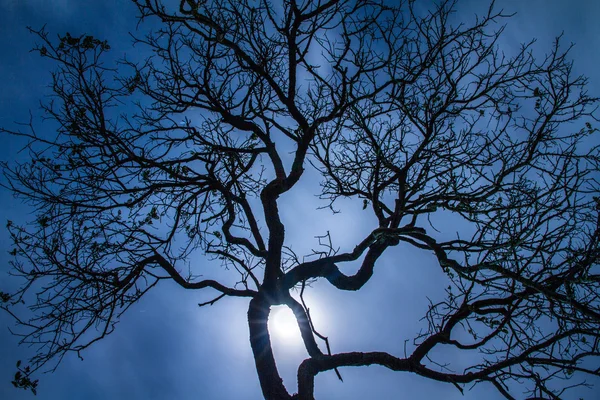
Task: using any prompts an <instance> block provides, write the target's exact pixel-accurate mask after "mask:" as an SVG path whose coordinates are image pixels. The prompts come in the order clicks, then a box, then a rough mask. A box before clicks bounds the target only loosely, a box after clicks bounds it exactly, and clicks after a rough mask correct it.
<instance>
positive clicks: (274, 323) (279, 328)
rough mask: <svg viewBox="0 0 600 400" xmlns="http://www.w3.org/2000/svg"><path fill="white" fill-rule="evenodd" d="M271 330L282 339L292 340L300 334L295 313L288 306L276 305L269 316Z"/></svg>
mask: <svg viewBox="0 0 600 400" xmlns="http://www.w3.org/2000/svg"><path fill="white" fill-rule="evenodd" d="M269 330H270V331H271V332H272V333H273V335H275V336H277V337H278V338H280V339H284V340H290V339H293V338H296V337H298V336H299V335H300V332H299V330H298V323H297V322H296V317H294V313H293V312H292V310H290V309H289V308H287V307H275V308H273V309H272V310H271V315H270V317H269Z"/></svg>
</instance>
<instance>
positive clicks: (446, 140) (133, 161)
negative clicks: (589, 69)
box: [3, 0, 600, 400]
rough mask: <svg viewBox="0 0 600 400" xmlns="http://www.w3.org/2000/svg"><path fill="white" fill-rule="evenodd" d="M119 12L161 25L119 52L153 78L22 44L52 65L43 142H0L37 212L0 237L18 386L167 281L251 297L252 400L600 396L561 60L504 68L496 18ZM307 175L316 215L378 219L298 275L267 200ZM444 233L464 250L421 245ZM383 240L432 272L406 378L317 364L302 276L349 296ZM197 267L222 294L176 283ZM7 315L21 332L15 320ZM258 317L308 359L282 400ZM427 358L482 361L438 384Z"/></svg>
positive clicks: (445, 13) (597, 329) (395, 10)
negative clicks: (24, 352) (256, 394)
mask: <svg viewBox="0 0 600 400" xmlns="http://www.w3.org/2000/svg"><path fill="white" fill-rule="evenodd" d="M134 2H135V3H136V4H137V7H138V8H139V12H140V16H141V20H142V22H143V21H144V20H146V19H153V20H156V19H160V21H162V27H161V29H160V30H157V31H154V32H152V33H150V34H148V35H147V36H144V37H142V38H138V39H136V40H137V44H138V45H144V46H145V48H146V49H148V50H149V51H150V52H151V54H152V56H151V57H149V58H148V59H146V60H144V61H141V62H135V61H130V60H122V61H121V63H120V64H119V66H118V70H117V69H111V68H109V67H107V66H106V65H105V64H103V63H102V57H103V55H104V53H106V52H107V51H108V50H109V45H108V44H107V43H106V42H104V41H101V40H98V39H96V38H93V37H91V36H81V37H76V36H70V35H68V34H67V35H66V36H63V37H60V40H58V41H54V40H51V39H50V37H49V36H48V34H47V33H46V32H45V31H38V32H35V33H37V35H38V36H39V38H40V44H39V45H38V47H37V48H36V50H37V51H38V52H39V53H40V55H41V56H43V57H47V58H50V59H52V60H53V61H54V62H55V63H56V65H57V66H58V67H57V68H58V69H57V71H56V72H55V73H54V74H53V81H52V89H53V93H54V96H53V97H52V98H51V99H50V101H49V102H47V103H46V105H45V108H44V110H45V112H46V113H47V116H49V118H50V119H51V120H52V121H54V123H55V124H56V125H55V127H56V134H55V135H50V136H49V135H47V134H43V135H42V134H38V133H36V131H35V129H34V128H33V126H29V127H26V129H21V130H14V129H13V130H7V129H3V131H4V132H8V133H11V134H14V135H18V136H23V137H26V138H28V139H29V140H30V142H29V145H28V147H27V148H28V150H29V152H30V155H31V157H30V161H28V162H25V163H13V164H10V165H4V173H5V176H6V178H7V180H6V182H8V183H7V185H8V186H9V188H10V189H11V190H12V191H13V192H14V193H16V194H17V195H18V196H20V197H21V198H23V199H25V200H26V201H28V202H29V203H30V204H31V205H32V206H33V207H34V208H35V210H36V213H37V214H36V215H37V218H36V220H35V221H34V222H33V223H31V224H29V225H26V226H18V225H17V224H15V223H11V222H10V221H9V222H8V228H9V230H10V234H11V236H12V238H13V240H14V247H13V249H12V254H13V255H14V256H15V259H14V261H13V263H12V267H13V269H12V272H13V273H14V274H15V275H18V276H20V277H21V278H22V279H23V282H24V285H23V286H22V288H21V289H20V290H18V291H17V292H16V293H11V294H10V295H9V294H3V301H4V303H3V308H4V309H5V310H7V311H8V312H9V313H11V314H12V315H13V316H14V317H15V318H16V320H17V323H18V326H20V328H22V330H21V331H20V332H19V334H21V335H22V342H23V343H32V344H35V345H37V346H38V349H39V351H38V352H37V354H36V355H35V356H34V357H33V358H32V359H31V360H30V362H29V363H30V365H31V366H30V367H27V369H26V370H25V369H23V370H22V372H20V373H19V375H18V376H17V377H16V379H15V384H16V385H17V386H22V387H30V388H31V387H33V388H34V389H35V384H36V381H32V380H31V379H30V378H29V377H30V376H31V375H30V374H31V373H33V372H34V371H36V370H37V369H39V368H41V367H42V366H44V365H48V364H49V363H50V364H51V363H53V362H56V361H58V362H59V361H60V360H61V359H62V357H63V356H65V355H66V354H68V353H70V352H75V353H80V352H81V351H83V350H85V349H86V348H87V347H88V346H90V345H91V344H92V343H95V342H96V341H98V340H100V339H102V338H104V337H105V336H106V335H108V334H110V333H111V332H112V331H113V329H114V326H115V323H116V321H117V320H118V319H119V318H120V316H121V315H122V314H123V312H125V311H126V310H127V309H128V308H129V307H130V306H131V305H132V304H134V303H135V302H136V301H137V300H139V299H140V298H141V296H143V295H144V294H145V293H146V292H147V291H148V290H150V289H151V288H152V287H154V286H155V285H157V284H158V283H159V282H160V281H163V280H172V281H174V282H176V283H177V284H178V285H179V286H181V287H182V288H184V289H190V290H212V291H216V292H217V297H216V298H214V300H212V301H210V302H208V303H204V304H200V305H201V306H202V305H206V304H213V303H214V302H216V301H218V300H220V299H223V298H225V297H228V296H238V297H246V298H248V299H249V308H248V324H249V332H250V345H251V347H252V351H253V354H254V359H255V363H256V371H257V373H258V378H259V380H260V385H261V388H262V392H263V395H264V397H265V399H269V400H281V399H312V398H313V389H314V378H315V376H316V375H317V374H319V373H321V372H324V371H328V370H336V371H338V369H341V368H342V367H347V366H366V365H371V364H378V365H381V366H384V367H386V368H389V369H391V370H394V371H406V372H410V373H413V374H417V375H420V376H422V377H426V378H429V379H433V380H437V381H442V382H447V383H449V384H451V385H454V386H456V387H457V388H459V389H460V390H461V391H462V389H463V388H464V387H465V386H470V385H472V384H478V383H481V382H488V383H491V384H493V385H494V387H495V388H496V389H497V390H498V392H499V393H501V394H502V395H503V396H504V397H506V398H507V399H514V398H516V397H515V396H518V395H521V394H523V392H525V393H526V395H527V396H529V398H535V399H542V398H543V399H558V398H561V396H562V394H563V392H564V391H565V390H566V389H567V388H569V387H572V386H576V385H578V384H585V381H581V380H568V381H567V379H569V378H571V377H572V376H575V377H581V376H584V375H585V374H588V375H592V376H598V375H600V369H599V368H598V366H597V358H596V357H597V356H598V355H600V353H599V352H600V302H599V293H600V275H599V270H598V265H599V262H598V260H599V255H600V252H599V247H598V242H599V240H600V220H599V218H600V217H599V210H600V200H599V199H598V198H597V197H594V196H595V195H597V193H598V191H599V185H598V170H600V152H599V147H598V146H597V144H595V143H594V140H595V139H594V137H592V134H594V135H595V134H596V132H597V129H596V128H594V127H593V125H592V123H594V122H595V121H596V119H595V117H594V112H595V110H596V104H597V99H596V98H593V97H590V96H588V94H587V93H586V90H585V87H586V83H587V82H586V79H585V78H583V77H579V76H573V74H572V64H571V62H570V60H569V58H568V49H564V48H561V46H560V45H559V44H560V40H559V39H557V41H556V43H555V44H554V46H553V47H552V48H551V50H550V51H549V53H548V54H546V55H544V56H534V54H533V52H532V45H533V42H531V43H529V44H525V45H523V46H522V47H521V48H520V49H515V50H514V51H513V54H505V52H503V51H502V49H500V48H499V46H498V40H499V38H500V37H501V34H502V31H503V25H502V21H503V20H504V18H506V17H508V15H504V14H503V13H502V11H497V10H496V9H495V8H494V7H493V5H492V6H490V8H489V10H488V11H487V13H485V14H484V15H482V16H479V17H478V18H477V19H476V20H475V21H474V22H473V23H472V24H470V25H464V24H452V23H451V20H452V15H453V10H454V9H455V6H456V5H455V2H454V1H442V2H440V4H438V5H436V6H434V8H433V9H432V10H431V11H423V10H421V9H419V8H418V7H417V6H416V5H415V2H414V1H410V0H409V1H404V2H399V4H397V2H387V1H383V0H318V1H317V0H315V1H308V0H305V1H296V0H285V1H282V2H281V4H279V2H275V3H277V4H275V3H273V4H271V3H269V2H267V1H266V0H255V1H253V0H222V1H207V0H204V1H195V0H181V1H179V2H166V1H165V2H164V3H162V2H161V1H160V0H134ZM133 107H137V108H135V110H136V111H135V112H132V111H131V110H133V109H134V108H133ZM290 155H291V156H290ZM306 168H312V169H314V170H316V171H318V172H319V173H320V175H321V176H322V185H321V187H322V190H321V192H320V194H319V195H320V198H321V199H322V201H323V204H324V206H325V207H330V208H331V210H332V211H334V207H335V204H336V201H337V200H338V199H340V198H353V199H356V201H357V202H360V203H361V204H362V205H363V206H364V208H365V209H368V211H369V212H372V213H373V214H374V216H375V217H376V221H377V226H374V227H373V229H372V230H371V231H370V232H365V233H364V240H362V241H361V242H360V243H357V244H356V246H355V247H354V248H350V249H337V248H336V247H335V246H334V245H333V244H332V243H333V242H332V240H333V239H334V238H331V237H329V236H326V237H323V238H321V240H320V243H319V244H320V245H321V246H322V247H321V248H320V250H318V251H315V253H314V254H309V255H307V256H308V257H300V256H297V255H295V254H294V253H293V252H291V251H290V250H289V244H288V243H287V242H286V237H285V227H284V225H283V223H282V221H281V219H280V213H279V211H278V202H279V201H280V200H279V199H280V197H281V196H282V195H283V194H284V193H286V192H289V191H291V190H293V189H294V188H297V187H298V186H299V185H301V182H302V178H303V176H305V174H304V171H305V169H306ZM365 212H367V211H365ZM450 214H452V215H454V216H456V217H458V218H460V219H461V221H463V222H462V224H464V226H465V227H467V228H466V231H468V234H467V235H465V234H463V235H462V236H463V237H456V238H454V239H448V237H450V236H452V235H453V234H454V232H455V231H456V228H455V227H447V226H441V227H440V226H436V223H435V221H436V220H440V218H442V217H443V216H445V215H450ZM435 228H438V229H440V231H438V230H436V229H435ZM323 239H325V240H323ZM400 243H404V244H408V245H412V246H414V247H416V248H418V249H421V250H422V251H423V254H432V255H434V256H435V257H436V258H437V261H438V262H439V267H440V268H441V269H442V270H443V271H444V272H445V273H446V274H447V279H448V284H449V286H448V289H447V291H446V293H445V297H443V298H444V299H445V300H443V301H441V302H438V303H432V304H431V305H430V307H429V311H428V312H427V314H426V316H425V317H426V319H425V321H426V324H425V325H424V328H423V330H422V332H421V334H420V335H419V336H418V337H415V338H414V344H413V346H412V347H411V351H410V352H409V354H406V355H405V356H403V357H402V356H399V355H393V354H388V353H385V352H377V351H374V352H362V351H357V352H351V353H339V354H332V353H331V352H330V351H329V345H328V343H322V342H321V340H322V339H324V337H323V336H321V335H320V334H319V333H318V327H315V326H314V325H313V323H312V320H311V318H310V314H309V313H308V310H307V307H306V305H305V303H304V300H303V298H302V294H303V292H304V290H309V288H308V285H309V284H310V283H311V282H314V281H316V280H319V279H325V280H327V281H329V283H330V284H331V285H332V286H333V287H335V288H337V289H340V290H349V291H356V290H359V289H361V288H362V287H363V286H364V285H365V284H367V283H368V282H369V279H370V278H371V277H372V275H373V273H374V269H375V265H376V263H377V261H378V260H379V259H380V258H381V256H382V255H383V254H384V253H386V252H393V251H394V247H396V246H397V245H399V244H400ZM199 254H206V255H208V256H210V257H213V258H214V259H215V260H218V261H220V262H221V263H222V264H223V265H224V266H227V267H228V268H230V269H231V270H232V271H234V275H235V281H232V282H217V281H214V280H206V279H203V278H202V276H201V274H202V272H201V271H202V268H201V267H202V266H197V265H194V266H193V268H192V267H189V271H188V272H186V271H185V269H188V266H189V265H191V264H189V263H188V261H189V260H191V259H194V258H196V257H197V256H198V255H199ZM352 263H358V264H359V268H358V272H357V273H356V274H354V275H348V274H346V273H344V272H343V270H344V267H345V265H348V264H352ZM398 267H399V268H413V267H414V266H412V265H399V266H398ZM235 272H237V274H235ZM21 300H25V301H26V303H27V304H28V306H29V309H30V310H31V313H28V314H27V313H25V314H23V313H18V312H16V311H15V308H14V305H16V304H17V303H19V302H20V301H21ZM276 305H286V306H287V307H289V308H290V309H291V310H292V311H293V313H294V315H295V316H296V319H297V322H298V326H299V328H300V332H301V336H302V340H303V343H304V345H305V347H306V351H307V353H308V358H307V359H306V360H304V362H302V363H301V364H300V365H299V367H298V393H297V394H290V393H289V392H288V390H287V389H286V388H285V386H284V385H283V382H282V379H281V378H280V375H279V372H278V369H277V364H276V361H275V358H274V355H273V351H272V347H271V342H270V337H269V332H268V325H267V321H268V318H269V313H270V309H271V307H273V306H276ZM415 323H416V322H415ZM442 346H445V347H447V348H451V349H453V350H455V351H457V352H469V353H470V354H473V351H474V350H475V351H476V353H477V354H478V355H479V356H478V357H475V358H473V359H474V361H473V364H472V365H471V366H469V367H468V368H466V369H465V370H463V371H462V372H451V370H450V369H449V367H451V366H448V365H445V364H442V362H441V361H440V360H439V359H438V358H437V356H436V354H435V352H434V349H437V348H439V347H442ZM324 349H326V350H324ZM374 350H377V349H374ZM19 368H20V367H19ZM338 374H339V372H338ZM515 393H516V394H515Z"/></svg>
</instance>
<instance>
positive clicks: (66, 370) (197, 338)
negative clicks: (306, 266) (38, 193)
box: [0, 0, 600, 400]
mask: <svg viewBox="0 0 600 400" xmlns="http://www.w3.org/2000/svg"><path fill="white" fill-rule="evenodd" d="M460 4H461V5H460V6H459V13H458V14H457V17H458V18H463V17H464V18H471V17H472V16H473V14H474V12H475V10H476V8H475V7H481V2H479V1H478V0H470V1H462V2H461V3H460ZM497 7H498V8H503V9H505V11H507V12H517V14H516V16H514V17H513V18H512V19H510V20H509V21H508V27H507V29H506V32H505V34H504V36H503V40H502V42H501V43H500V46H502V47H503V48H505V49H506V51H507V52H510V49H511V48H517V46H518V45H519V43H521V42H526V41H529V40H530V39H532V38H537V39H538V42H537V45H536V50H538V51H539V52H540V54H543V53H544V50H545V49H549V48H550V45H551V43H552V41H553V39H554V37H555V36H556V35H558V34H560V33H561V32H564V43H565V44H568V43H570V42H574V43H576V46H575V47H574V49H573V50H572V52H571V57H572V59H573V60H574V61H575V73H576V74H578V73H579V74H585V75H587V76H588V77H589V79H590V86H589V92H590V94H592V95H600V68H598V66H599V65H600V24H599V23H598V17H600V1H595V0H571V1H565V0H545V1H544V0H528V1H518V0H498V1H497ZM135 11H136V10H135V9H134V7H133V5H132V4H131V3H130V2H129V1H127V0H105V1H96V0H90V1H85V2H83V1H78V0H53V1H47V0H46V1H44V0H0V54H1V60H2V61H0V75H1V76H2V77H3V83H2V86H1V88H2V91H1V93H0V126H3V127H11V126H14V125H13V123H14V122H15V121H17V122H19V121H27V120H28V119H29V112H30V111H31V113H32V115H33V116H34V117H39V116H40V110H39V107H38V102H39V100H40V99H41V98H42V97H43V96H44V94H47V93H48V89H47V87H46V86H47V84H48V82H49V80H50V74H49V71H50V69H51V64H50V63H48V62H47V61H46V60H43V59H41V58H40V57H39V56H37V55H36V54H33V53H30V52H29V49H30V48H32V47H33V45H34V43H35V39H34V37H33V36H32V35H30V34H29V33H28V32H27V30H26V27H27V26H31V27H32V28H40V27H42V26H43V25H46V29H47V30H48V31H49V32H50V33H51V35H56V34H64V33H65V32H70V33H71V34H72V35H73V36H78V35H81V34H84V33H85V34H92V35H94V36H96V37H98V38H100V39H103V40H104V39H105V40H108V42H109V43H110V45H111V47H112V49H111V54H112V55H113V56H114V57H116V58H119V57H121V56H123V55H124V54H126V53H128V54H130V55H133V56H135V53H133V52H135V51H138V50H139V48H135V49H133V50H131V38H130V36H129V35H128V32H130V31H134V30H135V27H136V22H137V20H136V19H135ZM132 51H133V52H132ZM34 121H36V122H37V126H38V127H41V126H42V124H41V122H40V120H39V118H37V119H35V120H34ZM1 141H2V142H1V143H2V146H0V159H1V160H3V161H10V160H14V159H16V158H19V157H23V156H24V154H23V153H19V150H20V149H21V148H22V146H23V142H22V141H19V140H15V139H14V138H11V137H2V138H1ZM315 188H316V184H315V185H314V186H311V185H310V184H308V185H305V186H303V190H302V191H298V190H295V191H292V193H290V194H286V195H285V196H284V197H283V198H282V200H281V213H282V219H283V221H284V223H287V227H286V231H287V241H288V242H289V243H293V244H294V246H295V250H297V251H298V253H299V254H302V253H303V250H308V249H310V248H311V246H313V244H314V239H313V237H314V236H315V235H317V234H323V233H325V231H327V230H329V231H330V232H331V234H332V237H333V238H334V239H335V244H336V245H337V246H341V247H342V248H346V249H347V248H352V247H353V246H354V245H355V244H356V243H357V242H358V241H359V240H360V239H362V238H363V237H364V235H365V232H368V230H370V226H372V223H373V221H372V220H371V219H370V218H372V216H371V217H364V215H365V214H363V213H361V212H360V211H361V210H360V208H361V206H362V204H347V205H345V206H344V211H345V212H344V213H341V214H337V215H331V213H330V212H329V211H328V210H318V211H316V210H315V208H316V207H317V206H318V205H319V204H317V203H316V202H315V197H314V194H316V193H317V192H316V191H315V190H314V189H315ZM299 216H300V218H298V217H299ZM7 219H11V220H14V221H15V222H19V221H26V220H27V219H28V209H27V207H26V206H24V205H23V204H21V203H20V202H19V201H18V200H15V199H14V198H13V197H12V195H11V194H10V193H8V192H7V191H5V190H3V189H0V221H2V222H1V223H2V224H4V222H5V221H6V220H7ZM449 233H450V234H452V233H453V232H449ZM9 249H10V243H9V241H8V237H7V233H6V231H5V230H4V229H2V231H1V232H0V290H9V289H10V288H11V287H14V285H15V283H16V282H14V280H11V279H9V277H8V276H7V272H8V268H7V267H8V259H9V256H8V254H7V251H8V250H9ZM398 260H402V263H403V264H404V265H406V266H408V267H403V268H402V270H400V269H399V268H398V265H397V262H398ZM202 261H203V260H198V261H197V262H202ZM207 268H210V269H213V270H214V271H212V272H214V273H215V274H217V276H218V275H219V274H223V273H225V272H224V271H219V270H216V269H218V268H219V266H218V265H214V264H207ZM407 270H408V271H409V272H407ZM444 287H445V278H444V276H443V274H441V273H440V271H439V267H437V269H436V266H435V263H434V259H433V257H432V256H430V255H423V254H422V252H420V251H418V250H416V249H414V248H410V247H408V246H407V245H404V246H402V245H401V246H398V247H397V248H395V249H394V250H392V251H390V252H389V255H387V256H386V257H382V259H381V261H380V262H379V264H378V268H377V271H376V273H375V275H374V277H373V278H372V279H371V281H369V283H368V284H367V285H366V286H365V287H364V288H363V289H361V290H360V291H358V292H341V291H337V290H335V289H333V288H332V287H330V286H329V285H327V284H325V283H318V284H316V285H315V286H314V287H313V288H312V289H313V290H312V291H311V292H310V293H309V294H308V295H307V299H308V304H309V306H310V308H311V313H312V315H313V316H314V318H315V324H316V326H317V328H318V329H319V330H320V331H321V333H323V334H325V335H327V336H329V338H330V342H331V345H332V350H333V351H334V352H344V351H356V350H363V351H371V350H382V351H389V352H392V353H393V354H396V355H399V356H401V355H402V354H403V347H404V341H405V340H406V339H409V340H411V341H412V338H413V337H414V336H415V334H416V333H417V332H418V331H419V328H420V327H421V325H420V324H421V323H422V322H419V320H420V318H421V317H422V316H423V315H424V314H425V311H426V310H427V302H426V296H428V295H431V296H435V295H436V293H437V294H440V293H442V294H443V288H444ZM210 295H211V293H202V294H199V293H195V292H193V291H185V290H184V289H181V288H179V287H177V286H176V285H175V284H172V283H165V284H162V285H159V286H158V287H157V288H155V289H154V290H152V291H150V293H149V294H148V295H147V296H146V297H145V298H144V299H142V301H141V302H140V303H138V304H136V305H135V306H133V307H132V308H131V309H130V310H129V311H128V312H127V313H126V314H125V315H124V317H123V318H122V320H121V322H120V323H119V324H118V326H117V329H116V330H115V332H114V333H113V334H112V335H110V336H109V337H108V338H106V339H104V340H102V341H101V342H100V343H97V344H96V345H94V346H92V347H91V348H90V349H89V350H87V351H86V352H84V353H83V357H84V361H81V360H79V359H77V358H76V357H75V356H72V355H71V356H68V357H66V358H65V360H64V361H63V363H62V364H61V365H60V366H59V368H58V369H57V371H56V372H55V373H54V374H46V375H42V376H40V378H41V382H40V386H39V393H38V396H37V397H36V398H37V399H40V400H52V399H86V400H105V399H106V400H108V399H131V400H138V399H139V400H141V399H156V400H159V399H183V400H187V399H215V400H218V399H242V400H245V399H249V400H251V399H261V398H262V395H261V391H260V386H259V383H258V378H257V376H256V372H255V367H254V361H253V358H252V352H251V349H250V344H249V341H248V328H247V322H246V311H247V300H245V299H240V298H226V299H224V300H222V301H220V302H218V303H216V304H215V305H213V306H211V307H205V308H200V309H199V308H198V306H197V303H199V302H201V301H205V300H208V299H209V298H210ZM325 300H326V301H325ZM9 324H10V320H9V319H8V318H7V316H6V315H4V314H0V399H15V400H21V399H32V398H34V396H33V395H32V394H31V393H30V392H25V391H22V390H16V389H14V388H13V387H12V385H11V384H10V380H11V378H12V375H13V374H14V371H15V369H14V364H15V362H16V361H17V360H18V359H23V360H25V359H26V358H27V356H28V354H29V353H28V352H29V349H27V348H23V347H17V345H16V343H17V339H16V338H14V337H12V336H11V335H10V333H9V332H8V330H7V325H9ZM273 340H274V351H275V356H276V359H277V360H278V365H279V366H280V373H281V375H282V377H283V379H284V383H285V384H286V386H287V387H288V390H289V391H290V392H294V391H295V387H296V382H295V376H296V368H297V366H298V364H299V363H300V362H301V361H302V360H303V359H304V358H305V357H306V355H305V352H304V350H303V348H302V346H301V343H300V339H299V335H298V337H297V338H296V339H295V340H294V339H292V340H283V339H281V338H277V337H274V339H273ZM457 361H458V363H459V364H460V360H457ZM467 361H468V360H466V359H465V362H467ZM341 372H342V375H343V377H344V383H341V382H339V381H338V380H337V378H336V376H335V374H334V373H332V372H329V373H323V374H320V375H318V376H317V379H316V385H315V386H316V393H315V397H316V398H317V399H331V400H337V399H340V400H341V399H348V400H353V399H365V398H372V399H382V400H387V399H389V400H391V399H399V398H405V399H434V398H446V399H481V398H486V399H487V400H495V399H500V396H499V395H498V394H497V393H496V392H495V390H493V389H492V387H491V386H486V385H483V384H482V385H478V386H476V387H475V388H474V389H473V390H471V391H466V392H465V395H464V396H463V395H461V394H460V392H459V391H458V390H456V389H455V388H454V387H453V386H451V385H448V384H443V383H439V382H433V381H429V380H426V379H424V378H420V377H417V376H415V375H411V374H407V373H397V372H392V371H388V370H386V369H384V368H381V367H367V368H346V369H343V370H342V371H341ZM597 389H598V391H597V392H593V391H587V390H584V391H581V392H579V394H578V396H581V397H583V398H585V399H586V400H594V399H600V394H598V393H600V387H598V388H597Z"/></svg>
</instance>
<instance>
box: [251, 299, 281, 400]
mask: <svg viewBox="0 0 600 400" xmlns="http://www.w3.org/2000/svg"><path fill="white" fill-rule="evenodd" d="M270 307H271V304H270V302H269V301H268V300H267V299H266V298H265V295H264V294H259V295H257V296H256V297H254V298H253V299H252V300H250V306H249V308H248V326H249V328H250V345H251V347H252V352H253V353H254V362H255V364H256V372H257V373H258V379H259V381H260V387H261V389H262V392H263V395H264V397H265V400H290V399H291V398H292V397H291V396H290V394H289V393H288V392H287V390H286V389H285V386H284V385H283V380H282V379H281V377H280V376H279V371H277V365H276V364H275V357H274V356H273V349H272V348H271V339H270V337H269V330H268V325H267V323H268V320H269V313H270V311H271V310H270Z"/></svg>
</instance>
